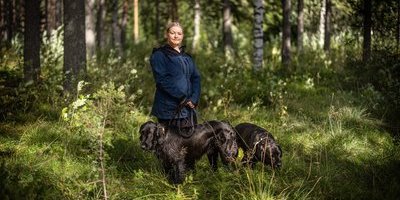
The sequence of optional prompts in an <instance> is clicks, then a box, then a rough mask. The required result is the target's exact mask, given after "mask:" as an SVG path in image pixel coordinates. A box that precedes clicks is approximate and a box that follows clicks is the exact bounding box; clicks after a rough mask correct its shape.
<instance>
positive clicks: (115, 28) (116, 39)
mask: <svg viewBox="0 0 400 200" xmlns="http://www.w3.org/2000/svg"><path fill="white" fill-rule="evenodd" d="M111 38H112V39H111V41H112V46H113V47H114V48H115V49H116V50H117V53H118V55H121V54H120V53H121V51H120V48H121V29H120V26H119V24H118V0H113V4H112V32H111Z"/></svg>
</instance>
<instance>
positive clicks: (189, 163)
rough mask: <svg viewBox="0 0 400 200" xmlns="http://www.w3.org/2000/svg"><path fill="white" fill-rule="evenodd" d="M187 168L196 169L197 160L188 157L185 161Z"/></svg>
mask: <svg viewBox="0 0 400 200" xmlns="http://www.w3.org/2000/svg"><path fill="white" fill-rule="evenodd" d="M185 165H186V168H187V169H189V170H195V160H194V159H189V158H186V162H185Z"/></svg>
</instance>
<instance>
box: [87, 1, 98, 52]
mask: <svg viewBox="0 0 400 200" xmlns="http://www.w3.org/2000/svg"><path fill="white" fill-rule="evenodd" d="M94 7H95V0H86V7H85V8H86V48H87V51H88V52H87V53H88V57H89V58H92V56H93V55H94V53H95V48H96V33H95V22H94V18H95V14H94Z"/></svg>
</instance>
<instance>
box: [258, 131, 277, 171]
mask: <svg viewBox="0 0 400 200" xmlns="http://www.w3.org/2000/svg"><path fill="white" fill-rule="evenodd" d="M258 141H259V142H258V143H257V144H256V146H255V155H256V156H257V158H258V159H259V160H260V161H262V162H263V163H264V164H267V165H270V166H271V167H272V168H274V169H278V168H280V167H281V165H282V149H281V147H280V146H279V145H278V144H277V143H276V142H275V140H274V138H273V137H272V136H271V135H269V134H267V136H265V135H264V136H262V137H260V138H259V139H258Z"/></svg>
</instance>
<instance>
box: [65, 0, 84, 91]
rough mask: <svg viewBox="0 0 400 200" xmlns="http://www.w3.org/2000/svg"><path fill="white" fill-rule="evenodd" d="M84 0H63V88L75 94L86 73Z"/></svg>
mask: <svg viewBox="0 0 400 200" xmlns="http://www.w3.org/2000/svg"><path fill="white" fill-rule="evenodd" d="M85 41H86V39H85V1H82V0H64V75H65V81H64V90H65V92H66V93H67V94H72V95H74V94H76V86H77V83H78V81H79V80H82V79H83V78H84V75H85V74H86V43H85Z"/></svg>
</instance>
